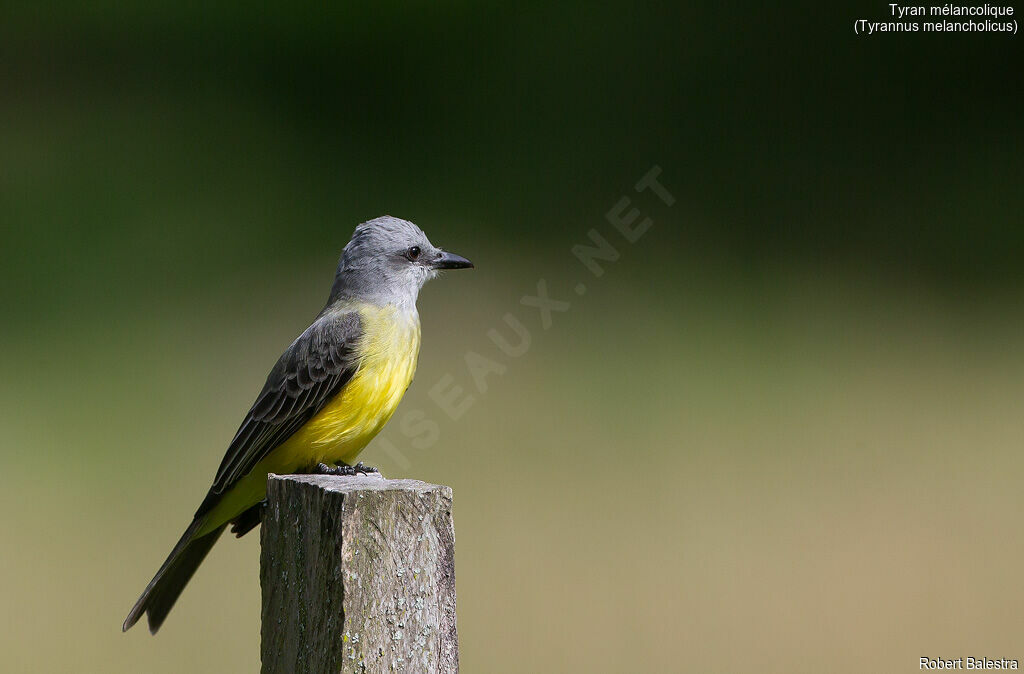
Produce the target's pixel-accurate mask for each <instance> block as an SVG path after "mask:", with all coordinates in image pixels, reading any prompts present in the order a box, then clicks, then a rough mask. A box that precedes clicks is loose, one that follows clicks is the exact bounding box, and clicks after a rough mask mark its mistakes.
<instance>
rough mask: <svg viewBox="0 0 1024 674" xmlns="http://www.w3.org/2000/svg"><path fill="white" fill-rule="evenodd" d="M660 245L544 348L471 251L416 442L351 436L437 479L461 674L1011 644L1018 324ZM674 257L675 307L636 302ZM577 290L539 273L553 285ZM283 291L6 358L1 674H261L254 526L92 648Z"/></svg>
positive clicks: (697, 665) (438, 302)
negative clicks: (148, 611)
mask: <svg viewBox="0 0 1024 674" xmlns="http://www.w3.org/2000/svg"><path fill="white" fill-rule="evenodd" d="M666 222H667V221H666ZM657 237H658V231H657V230H652V232H651V234H650V235H649V240H646V239H645V240H644V241H643V242H642V243H641V244H638V246H637V247H636V248H634V249H630V250H629V251H628V255H627V256H626V257H624V259H623V261H622V262H621V263H619V265H618V266H616V267H613V268H611V269H610V270H609V273H608V275H606V277H605V278H603V279H602V280H601V281H600V282H598V283H595V284H594V285H593V286H592V288H593V289H592V291H591V292H590V293H588V295H587V296H586V297H585V298H583V299H581V300H579V301H578V302H577V304H576V306H575V307H573V309H572V310H571V311H570V312H568V313H566V314H564V315H563V314H557V315H556V316H555V324H554V325H553V326H552V328H551V330H550V331H548V332H544V331H542V330H541V329H540V328H539V324H538V321H537V319H536V318H535V317H534V316H533V315H531V313H530V312H531V311H532V310H527V309H526V308H521V307H518V306H517V305H516V303H514V302H510V301H509V300H510V296H509V291H510V289H513V290H512V292H514V293H518V292H519V291H520V290H522V291H523V292H528V291H530V290H531V289H532V286H533V283H534V281H535V278H534V277H510V276H504V277H495V276H494V275H493V274H492V273H491V272H490V265H488V264H487V262H488V261H489V260H490V259H491V258H493V257H494V256H496V255H498V254H501V253H504V252H507V251H505V250H503V251H501V252H498V251H495V250H493V249H487V248H484V249H482V250H478V251H468V250H467V254H468V253H470V252H475V253H477V257H478V258H479V260H478V269H477V270H476V271H475V272H473V273H472V274H467V275H458V276H457V275H454V274H452V275H449V276H448V277H446V278H444V279H442V280H439V281H436V282H434V283H433V284H431V285H430V286H428V287H427V289H426V290H425V293H424V298H423V300H422V305H423V306H422V307H421V312H422V314H423V318H424V333H425V340H424V349H423V354H422V357H421V363H422V365H421V369H420V372H419V374H418V376H417V381H416V382H415V383H414V385H413V387H412V388H411V390H410V391H409V394H408V396H407V398H406V401H405V402H404V403H403V409H406V410H407V409H413V408H421V409H424V410H427V411H428V412H430V413H431V414H432V416H433V418H435V419H436V420H437V421H438V422H439V423H441V425H442V438H441V441H440V442H439V443H438V444H437V445H436V446H435V447H432V448H430V449H429V450H415V449H412V448H409V447H404V450H405V451H406V453H407V456H408V458H409V460H410V461H411V462H412V466H411V467H410V468H409V469H408V470H401V469H400V468H398V467H397V466H395V465H393V464H390V463H389V459H388V457H387V456H386V455H384V454H383V453H381V452H379V451H378V452H375V451H374V450H373V447H372V446H371V448H370V449H369V450H367V453H366V454H365V458H366V459H367V460H369V461H371V462H374V463H377V464H379V465H381V467H382V468H383V469H384V471H385V472H386V473H388V474H389V475H394V476H397V475H403V476H404V475H409V476H415V477H419V478H422V479H427V480H433V481H441V482H445V483H447V484H451V485H452V486H453V487H454V488H455V494H456V528H457V536H458V548H457V551H458V561H457V564H458V567H457V572H458V583H459V585H458V589H459V629H460V637H461V643H462V649H463V667H464V669H466V671H489V672H514V671H523V669H535V668H544V669H546V670H549V671H609V672H611V671H636V670H642V671H678V670H680V669H683V670H687V671H722V672H727V671H737V670H740V669H746V668H757V669H758V670H760V671H779V672H781V671H808V672H811V671H823V670H828V671H863V670H865V669H868V670H875V671H878V670H885V669H891V668H892V667H893V666H894V665H893V663H897V664H898V663H903V662H909V663H914V662H916V658H917V657H918V656H919V655H920V653H927V652H932V651H936V652H937V651H941V652H943V653H947V652H965V653H966V652H975V653H982V652H984V653H992V654H997V653H1005V654H1007V655H1013V653H1014V651H1013V649H1014V648H1015V647H1016V646H1017V645H1019V639H1018V637H1019V634H1020V630H1021V628H1022V626H1024V625H1022V620H1021V618H1020V616H1019V613H1018V612H1017V611H1016V603H1017V602H1016V593H1015V589H1014V588H1016V587H1017V581H1016V577H1017V571H1018V570H1017V568H1016V566H1017V565H1016V563H1015V560H1016V559H1017V558H1019V555H1020V554H1021V553H1022V552H1024V549H1022V547H1024V545H1022V543H1021V542H1020V537H1019V536H1016V535H1015V530H1016V525H1015V523H1016V519H1017V518H1016V514H1017V513H1018V512H1019V511H1020V508H1021V505H1022V497H1021V495H1020V490H1019V480H1018V476H1019V475H1020V472H1021V470H1022V469H1024V465H1022V464H1024V459H1022V457H1021V455H1020V453H1019V451H1018V448H1019V446H1020V442H1021V439H1022V436H1024V422H1022V421H1021V417H1020V415H1019V413H1018V412H1019V410H1018V407H1019V401H1020V400H1021V399H1022V394H1024V390H1022V389H1024V356H1022V355H1021V351H1020V349H1018V348H1015V347H1016V345H1019V344H1020V343H1021V338H1022V337H1024V325H1022V323H1021V320H1020V319H1019V317H1017V316H1013V315H1010V314H1007V313H1005V312H1003V311H1001V310H999V308H998V307H996V308H990V307H984V306H979V305H976V304H957V303H949V302H946V301H942V300H936V298H934V297H929V296H928V295H927V294H926V293H923V292H921V291H920V290H919V289H914V288H908V289H906V290H905V292H894V291H893V288H892V285H891V284H886V285H885V286H884V287H886V288H887V292H886V293H885V295H884V296H880V294H879V292H878V287H877V284H878V281H877V280H871V279H867V278H862V279H860V280H856V279H855V278H854V275H852V274H849V273H846V272H845V271H842V272H838V273H837V272H836V271H835V270H821V269H819V270H805V271H804V272H803V273H797V272H794V271H793V270H792V269H789V270H788V271H786V272H779V273H776V274H774V275H772V276H771V277H769V278H766V279H763V280H762V281H763V282H761V283H758V284H757V286H756V287H757V291H756V294H755V295H756V296H751V291H752V289H753V286H751V285H749V284H747V283H746V282H744V281H737V279H736V278H735V277H731V278H730V277H723V276H721V275H720V272H719V271H718V270H716V269H715V268H714V267H713V266H709V265H708V264H707V263H706V262H705V263H702V262H700V261H698V260H696V259H686V260H683V261H679V260H678V258H676V257H675V256H667V255H665V254H664V253H663V252H659V251H658V238H657ZM435 238H437V234H435ZM520 252H522V253H523V254H525V255H530V254H531V253H535V257H536V258H538V259H542V260H543V259H545V258H546V257H547V256H548V255H551V253H546V252H544V251H530V250H529V249H528V248H522V249H520ZM566 257H568V256H567V255H566ZM563 259H564V258H563ZM673 260H675V264H685V265H686V266H687V269H689V270H690V271H689V272H687V273H688V274H689V275H690V277H691V280H692V284H688V285H689V288H690V289H689V290H684V291H682V292H680V293H678V294H675V295H665V294H654V293H651V292H650V290H649V289H650V288H652V287H658V285H659V284H660V283H662V282H663V281H665V279H666V278H667V277H668V276H670V275H672V274H674V273H675V272H674V271H673V270H671V269H669V267H668V266H667V265H669V264H671V263H672V262H673ZM499 266H500V265H499ZM571 269H572V268H571V267H569V269H566V268H565V265H563V267H562V269H559V268H558V267H551V268H550V271H551V273H550V274H547V275H546V276H547V278H548V282H549V284H550V287H551V289H552V294H553V295H556V292H555V289H556V288H559V289H564V288H571V287H572V286H571V283H572V282H574V280H575V277H574V276H573V275H571V274H572V272H571ZM567 272H568V273H567ZM307 275H309V270H307V269H305V268H300V269H293V270H282V271H281V272H280V274H275V275H272V276H268V275H267V274H265V273H264V274H260V275H259V276H254V277H253V278H252V279H250V280H251V281H252V282H253V283H255V284H256V288H255V289H256V290H258V291H259V292H257V293H255V294H254V295H252V296H249V297H245V296H242V297H241V299H239V300H235V297H236V295H234V293H233V292H232V291H230V290H225V291H217V290H214V291H212V292H211V293H209V294H206V295H203V296H197V297H195V298H192V301H190V302H188V303H187V304H186V303H175V302H174V301H171V302H170V303H169V304H168V305H164V304H162V303H161V302H155V303H154V305H153V307H152V309H151V310H149V311H146V312H141V313H139V314H137V315H134V316H126V317H124V319H125V320H124V322H122V323H120V324H119V325H117V326H116V329H114V326H110V325H107V324H98V325H69V326H67V327H66V328H65V329H63V330H61V331H59V332H56V331H48V332H47V333H46V334H42V335H31V336H26V337H25V338H24V339H22V340H20V341H13V340H10V339H8V340H7V343H6V344H4V352H5V353H6V354H8V356H9V357H11V358H10V359H9V362H10V363H11V365H12V370H11V371H10V372H9V374H8V380H7V381H8V382H9V385H8V386H6V387H5V388H4V390H3V395H4V399H3V400H2V403H3V404H2V405H0V408H2V409H3V410H4V417H5V418H4V419H3V421H2V423H3V426H4V428H5V429H7V440H6V445H7V448H8V450H9V451H6V452H5V471H4V475H3V489H2V495H3V496H2V498H3V506H4V508H5V512H8V513H17V516H16V517H8V518H6V520H5V521H6V522H7V524H6V526H7V527H8V530H7V531H6V532H5V534H6V535H5V536H4V537H3V541H4V542H3V544H2V547H3V549H2V550H0V559H2V560H3V562H2V564H3V573H2V578H3V581H2V585H3V586H2V589H0V592H2V594H3V596H4V597H5V598H6V599H5V601H6V602H9V606H12V607H18V608H17V611H8V612H7V616H8V617H7V623H8V624H6V625H5V629H4V630H3V631H2V637H0V647H2V648H3V649H4V651H5V653H7V662H8V664H9V665H10V666H12V667H14V668H15V669H21V670H25V669H31V670H32V671H66V670H67V669H69V668H74V669H79V670H86V671H96V670H102V671H108V672H117V671H125V672H128V671H148V672H162V671H168V672H170V671H181V670H182V669H190V670H197V671H222V670H226V671H246V670H251V669H254V668H255V667H256V666H257V663H256V661H257V657H258V655H257V654H258V632H259V625H258V615H259V588H258V580H257V578H258V568H257V564H258V546H257V540H256V538H255V537H254V536H251V537H249V538H247V539H244V540H242V541H241V542H238V541H234V540H227V541H225V542H224V543H222V544H221V545H220V546H218V548H217V549H216V551H215V552H214V553H213V555H212V557H211V559H210V560H209V562H208V563H207V564H206V565H205V566H204V568H203V570H202V571H201V572H200V573H199V575H198V576H197V578H196V579H195V581H194V582H193V585H192V586H191V587H190V588H189V590H188V592H187V593H186V594H185V595H184V598H183V599H182V601H181V603H180V605H179V606H178V607H177V608H176V610H175V612H174V615H172V617H171V619H170V620H169V621H168V624H167V625H166V627H165V629H164V630H163V631H162V632H161V634H160V635H159V637H157V638H155V639H153V638H150V637H149V636H148V635H146V634H145V632H144V631H143V630H136V631H134V632H133V633H131V634H129V635H127V636H125V635H121V634H120V632H119V629H118V628H119V625H120V621H121V619H122V618H123V614H124V613H125V611H126V610H127V608H128V607H129V606H130V605H131V602H132V601H133V600H134V598H135V595H136V594H137V592H138V591H139V590H140V589H141V587H142V586H143V585H144V584H145V582H146V581H147V580H148V578H149V575H150V573H151V572H152V571H153V569H155V567H156V566H157V565H158V564H159V562H160V561H161V559H162V557H163V555H164V553H165V552H166V549H167V548H168V546H169V545H170V544H171V543H172V542H173V540H174V538H175V537H176V535H177V534H178V530H179V529H180V528H181V527H183V526H184V524H185V523H186V520H187V519H188V516H189V514H190V513H191V511H192V509H193V507H194V505H195V503H196V501H197V499H199V498H200V496H201V495H202V493H203V491H204V490H205V488H206V486H207V480H208V479H209V475H210V474H211V472H212V471H213V470H214V468H215V467H216V464H217V462H218V461H219V458H220V452H221V451H222V449H223V445H224V443H225V442H226V441H227V439H228V438H229V437H230V435H231V433H232V431H233V430H234V425H235V424H236V422H237V420H238V417H239V415H240V414H241V413H242V411H243V410H244V408H245V407H246V405H247V404H248V403H249V399H250V398H251V396H252V393H253V391H254V390H256V388H257V386H258V385H259V382H260V380H261V378H262V375H263V372H262V369H263V367H264V366H269V364H270V362H271V361H272V360H273V357H274V356H275V355H276V353H277V351H278V349H279V348H280V346H281V345H282V344H283V343H286V342H287V341H288V339H289V338H290V335H291V334H292V333H293V332H294V331H295V330H297V329H300V328H301V326H302V324H303V321H304V320H305V319H306V318H307V317H308V316H309V315H310V314H311V313H312V312H313V311H315V308H316V306H315V305H316V302H317V301H319V298H320V297H321V296H322V295H323V290H324V284H323V283H322V280H323V279H319V278H318V279H316V283H313V282H310V281H307V280H305V277H306V276H307ZM223 293H227V294H223ZM561 294H562V295H565V294H566V293H564V292H562V293H561ZM556 296H557V295H556ZM228 299H231V300H232V301H231V302H228V301H227V300H228ZM266 302H269V303H271V304H272V305H273V306H276V307H280V310H279V312H278V313H277V315H276V316H273V317H271V316H268V315H266V312H264V311H262V310H261V309H262V307H263V306H264V303H266ZM999 306H1002V305H999ZM505 311H512V312H513V313H516V314H517V315H519V316H520V317H521V319H522V320H523V321H524V322H526V324H527V325H528V326H529V327H530V328H531V331H532V332H533V336H534V344H533V346H532V347H531V350H530V352H529V353H528V354H526V355H525V356H523V357H522V358H521V359H519V360H513V361H508V360H507V359H504V358H503V357H500V356H498V354H497V353H496V352H494V351H493V347H491V348H492V352H488V351H487V349H488V347H489V342H488V340H487V339H486V336H485V334H486V330H487V329H488V328H490V327H494V326H496V325H497V321H498V320H499V319H500V316H501V315H502V314H503V313H504V312H505ZM470 349H471V350H476V351H480V352H483V353H485V354H488V353H490V355H494V356H495V357H497V358H501V359H502V360H503V361H505V362H506V363H507V365H508V371H507V372H506V373H505V374H503V375H500V376H495V377H493V378H492V379H491V380H490V383H491V388H490V389H489V390H488V392H487V393H486V394H484V395H482V396H480V397H479V400H478V401H477V403H476V404H475V405H474V407H473V408H471V410H470V412H469V413H467V415H466V416H465V417H464V418H463V419H461V420H459V421H458V422H451V421H448V420H446V418H445V417H444V415H443V414H440V413H439V412H437V410H436V408H434V407H433V403H431V402H430V401H429V399H428V398H427V395H426V390H427V389H428V388H429V385H430V384H432V383H433V382H434V381H436V379H437V378H438V377H439V376H441V375H442V374H444V373H446V372H448V373H452V374H453V375H454V376H455V377H456V380H457V381H459V382H460V383H462V384H463V385H465V386H467V387H469V386H471V384H470V379H469V377H468V375H466V374H465V372H464V371H463V370H462V367H463V365H462V356H463V354H464V353H465V351H466V350H470ZM431 410H433V412H431ZM385 435H386V436H387V437H389V439H391V440H392V441H394V442H395V443H396V444H401V443H402V442H403V440H402V438H401V436H400V434H398V433H397V432H395V431H394V430H393V429H389V430H388V431H386V433H385ZM58 639H59V641H60V643H59V645H55V644H54V641H55V640H58ZM47 644H50V646H46V645H47ZM908 666H909V665H908Z"/></svg>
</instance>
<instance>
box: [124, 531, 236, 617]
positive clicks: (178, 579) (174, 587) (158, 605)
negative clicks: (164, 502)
mask: <svg viewBox="0 0 1024 674" xmlns="http://www.w3.org/2000/svg"><path fill="white" fill-rule="evenodd" d="M204 523H205V518H203V517H197V518H196V519H195V520H193V521H192V524H190V525H189V527H188V529H186V530H185V533H184V534H183V535H182V537H181V539H180V540H179V541H178V543H177V545H175V546H174V549H173V550H171V554H170V555H168V556H167V561H165V562H164V564H163V566H161V567H160V570H159V571H157V572H156V575H155V576H153V580H151V581H149V585H147V586H146V589H145V591H143V593H142V596H141V597H139V600H138V601H137V602H135V606H134V607H132V610H131V612H130V613H129V614H128V617H127V618H125V620H124V625H122V626H121V630H122V631H128V629H129V628H130V627H131V626H132V625H134V624H135V623H137V622H138V621H139V618H141V617H142V614H143V613H148V614H149V631H150V632H151V633H153V634H156V631H157V630H158V629H160V625H162V624H163V622H164V619H165V618H166V617H167V614H168V613H170V611H171V607H173V606H174V602H176V601H177V600H178V596H179V595H180V594H181V591H182V590H184V589H185V586H186V585H187V584H188V581H189V580H190V579H191V578H192V574H194V573H195V572H196V569H198V568H199V565H200V564H202V562H203V559H205V558H206V553H208V552H209V551H210V548H212V547H213V544H214V543H216V542H217V539H218V538H220V535H221V533H223V531H224V527H225V526H227V524H222V525H221V526H219V527H217V528H216V529H214V530H213V531H211V532H209V533H207V534H203V535H202V536H196V533H197V532H198V531H199V530H200V528H201V527H202V526H203V524H204Z"/></svg>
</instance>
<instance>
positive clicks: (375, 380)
mask: <svg viewBox="0 0 1024 674" xmlns="http://www.w3.org/2000/svg"><path fill="white" fill-rule="evenodd" d="M356 308H357V310H358V311H359V317H360V319H361V321H360V327H361V329H362V338H361V340H360V343H359V344H358V345H357V348H356V353H358V354H360V357H359V360H358V363H359V364H358V369H357V370H356V373H355V374H354V375H353V376H352V379H350V380H349V382H348V383H347V384H346V385H345V386H344V387H343V388H342V390H341V392H340V393H338V394H337V395H336V396H335V397H334V399H333V400H331V401H330V402H329V403H327V405H326V406H325V407H324V408H323V409H322V410H320V412H318V413H317V415H316V416H314V417H313V418H312V419H310V420H309V421H308V422H307V423H306V424H305V425H304V426H303V427H302V428H300V429H299V430H298V431H296V432H295V434H294V435H292V436H291V437H290V438H288V440H286V441H285V442H284V443H282V444H281V445H280V446H279V447H277V448H276V449H274V450H273V451H271V452H270V454H268V455H267V456H266V457H265V458H264V459H263V460H261V461H260V462H259V463H258V464H256V466H255V467H254V468H253V470H252V471H251V472H250V473H249V474H247V475H245V476H244V477H242V478H241V479H240V480H239V481H238V483H236V484H235V486H234V487H232V488H231V489H230V490H229V492H228V493H226V494H225V495H224V498H223V499H222V500H221V502H220V503H219V504H218V505H217V506H216V507H215V508H214V509H213V510H212V511H211V512H210V513H209V514H208V515H207V520H208V521H207V523H206V525H205V528H204V529H202V531H201V532H200V533H205V532H207V531H210V530H212V529H214V528H216V527H217V526H219V525H220V524H222V523H224V522H227V521H230V520H231V519H233V518H234V517H237V516H238V515H239V514H240V513H242V512H243V511H244V510H245V509H246V508H248V507H249V506H251V505H253V504H255V503H259V502H260V501H262V500H263V499H264V498H266V489H267V473H279V474H287V473H295V472H304V471H309V470H311V469H313V468H314V467H315V466H316V464H317V463H321V462H323V463H326V464H328V465H332V464H335V463H338V462H345V463H347V464H349V465H352V464H353V463H354V462H355V458H356V456H357V455H358V454H359V452H360V451H362V449H363V448H364V447H366V445H367V444H368V443H369V442H370V440H372V439H373V436H375V435H377V433H378V432H379V431H380V429H381V428H383V427H384V424H386V423H387V422H388V420H389V419H390V418H391V415H392V414H394V413H395V409H397V407H398V403H399V402H401V400H402V396H403V395H404V394H405V390H406V389H407V388H409V384H410V383H412V378H413V375H414V374H415V373H416V359H417V357H418V356H419V351H420V321H419V316H418V315H417V314H416V311H415V309H413V310H412V311H409V312H403V311H400V310H398V309H396V308H395V307H393V306H387V307H383V308H381V307H375V306H371V305H360V306H358V307H356Z"/></svg>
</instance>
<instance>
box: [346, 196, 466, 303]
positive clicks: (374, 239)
mask: <svg viewBox="0 0 1024 674" xmlns="http://www.w3.org/2000/svg"><path fill="white" fill-rule="evenodd" d="M472 266H473V263H472V262H470V261H469V260H467V259H466V258H464V257H461V256H459V255H455V254H454V253H449V252H447V251H444V250H441V249H440V248H438V247H436V246H434V245H433V244H432V243H430V240H429V239H427V235H426V234H424V233H423V230H422V229H420V228H419V227H417V226H416V225H414V224H413V223H411V222H409V221H408V220H401V219H399V218H394V217H391V216H390V215H385V216H382V217H379V218H374V219H373V220H368V221H366V222H364V223H362V224H361V225H359V226H358V227H356V230H355V232H353V233H352V239H351V240H350V241H349V242H348V245H346V246H345V250H344V251H343V252H342V254H341V260H340V261H339V262H338V271H337V273H336V274H335V276H334V287H333V288H331V297H330V300H328V304H332V303H334V302H336V301H339V300H349V299H354V300H361V301H365V302H370V303H372V304H375V305H378V306H383V305H385V304H394V305H397V306H400V307H406V308H412V307H415V305H416V298H417V296H418V295H419V292H420V288H422V287H423V284H424V283H426V282H427V281H428V280H430V279H432V278H434V277H435V276H437V274H438V273H439V272H440V271H442V270H444V269H467V268H470V267H472Z"/></svg>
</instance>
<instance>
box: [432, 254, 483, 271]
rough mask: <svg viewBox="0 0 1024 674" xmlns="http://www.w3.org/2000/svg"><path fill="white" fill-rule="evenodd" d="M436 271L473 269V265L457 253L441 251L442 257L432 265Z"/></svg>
mask: <svg viewBox="0 0 1024 674" xmlns="http://www.w3.org/2000/svg"><path fill="white" fill-rule="evenodd" d="M430 266H431V267H433V268H434V269H472V268H473V263H472V262H470V261H469V260H467V259H466V258H464V257H462V256H461V255H456V254H455V253H449V252H448V251H446V250H442V251H441V257H439V258H437V259H435V260H434V261H433V262H431V263H430Z"/></svg>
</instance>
